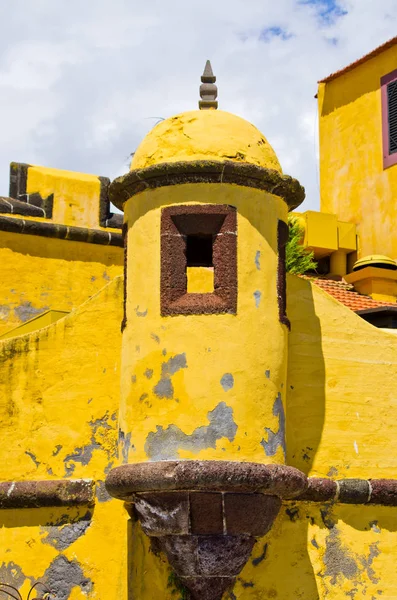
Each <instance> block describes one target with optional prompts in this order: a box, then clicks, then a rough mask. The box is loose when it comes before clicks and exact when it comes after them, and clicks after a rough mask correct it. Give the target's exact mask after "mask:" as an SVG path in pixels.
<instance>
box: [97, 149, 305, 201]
mask: <svg viewBox="0 0 397 600" xmlns="http://www.w3.org/2000/svg"><path fill="white" fill-rule="evenodd" d="M184 183H233V184H235V185H240V186H245V187H253V188H256V189H260V190H263V191H266V192H269V193H271V194H275V195H276V196H280V197H281V198H283V200H284V201H285V202H286V203H287V205H288V207H289V209H290V210H293V209H294V208H296V207H297V206H299V204H301V203H302V202H303V200H304V199H305V189H304V187H302V186H301V185H300V183H299V182H298V181H297V180H296V179H293V178H292V177H289V175H282V174H281V173H279V172H278V171H275V170H273V169H264V168H262V167H258V166H256V165H253V164H250V163H243V162H241V163H238V162H234V161H231V160H227V161H215V160H213V161H211V160H196V161H186V162H174V163H160V164H157V165H153V166H151V167H146V168H145V169H139V170H134V171H130V172H129V173H127V174H126V175H123V176H122V177H118V178H117V179H115V180H114V181H113V182H112V183H111V185H110V187H109V199H110V200H111V202H113V204H114V205H115V206H117V208H119V209H121V210H122V209H123V205H124V203H125V202H126V201H127V200H129V198H131V197H132V196H134V195H135V194H139V192H142V191H144V190H146V189H155V188H157V187H163V186H169V185H181V184H184Z"/></svg>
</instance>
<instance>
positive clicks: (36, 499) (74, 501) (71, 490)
mask: <svg viewBox="0 0 397 600" xmlns="http://www.w3.org/2000/svg"><path fill="white" fill-rule="evenodd" d="M94 498H95V496H94V482H93V481H92V479H66V480H65V479H61V480H48V481H2V482H0V509H3V508H43V507H53V506H79V505H82V504H88V505H91V504H93V503H94Z"/></svg>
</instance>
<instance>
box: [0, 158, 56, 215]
mask: <svg viewBox="0 0 397 600" xmlns="http://www.w3.org/2000/svg"><path fill="white" fill-rule="evenodd" d="M30 166H31V165H27V164H25V163H16V162H12V163H11V164H10V197H11V198H13V199H15V200H16V201H19V202H21V203H23V204H26V205H29V206H30V205H32V206H34V207H36V208H38V209H41V211H40V214H33V213H30V212H26V211H24V212H17V211H13V212H14V214H20V215H25V216H28V215H29V216H38V217H45V218H46V219H52V211H53V208H54V194H50V195H49V196H48V197H47V198H42V197H41V195H40V194H39V193H38V192H35V193H32V194H28V193H27V187H26V186H27V181H28V170H29V167H30ZM21 210H22V209H21ZM0 212H5V211H0Z"/></svg>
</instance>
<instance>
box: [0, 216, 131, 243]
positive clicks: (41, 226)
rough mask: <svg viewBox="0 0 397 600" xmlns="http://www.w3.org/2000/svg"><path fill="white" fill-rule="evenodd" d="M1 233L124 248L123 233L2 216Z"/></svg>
mask: <svg viewBox="0 0 397 600" xmlns="http://www.w3.org/2000/svg"><path fill="white" fill-rule="evenodd" d="M0 231H7V232H9V233H24V234H26V235H38V236H41V237H48V238H58V239H60V240H70V241H73V242H86V243H88V244H99V245H102V246H118V247H120V248H122V247H123V240H122V235H121V233H114V232H110V231H101V230H100V229H89V228H88V227H72V226H70V227H69V226H67V225H59V224H56V223H43V222H42V221H25V219H18V218H14V217H3V216H0Z"/></svg>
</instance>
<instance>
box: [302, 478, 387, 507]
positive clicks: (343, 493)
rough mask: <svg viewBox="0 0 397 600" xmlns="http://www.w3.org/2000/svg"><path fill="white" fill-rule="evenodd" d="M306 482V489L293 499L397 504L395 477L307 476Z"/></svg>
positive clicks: (343, 502) (385, 504) (342, 502)
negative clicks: (348, 477)
mask: <svg viewBox="0 0 397 600" xmlns="http://www.w3.org/2000/svg"><path fill="white" fill-rule="evenodd" d="M307 483H308V486H307V489H306V490H305V491H304V492H303V493H302V494H301V495H299V496H297V497H296V498H295V500H300V501H306V502H328V501H333V502H337V503H339V504H378V505H383V506H397V479H339V480H333V479H325V478H322V477H309V478H308V480H307Z"/></svg>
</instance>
